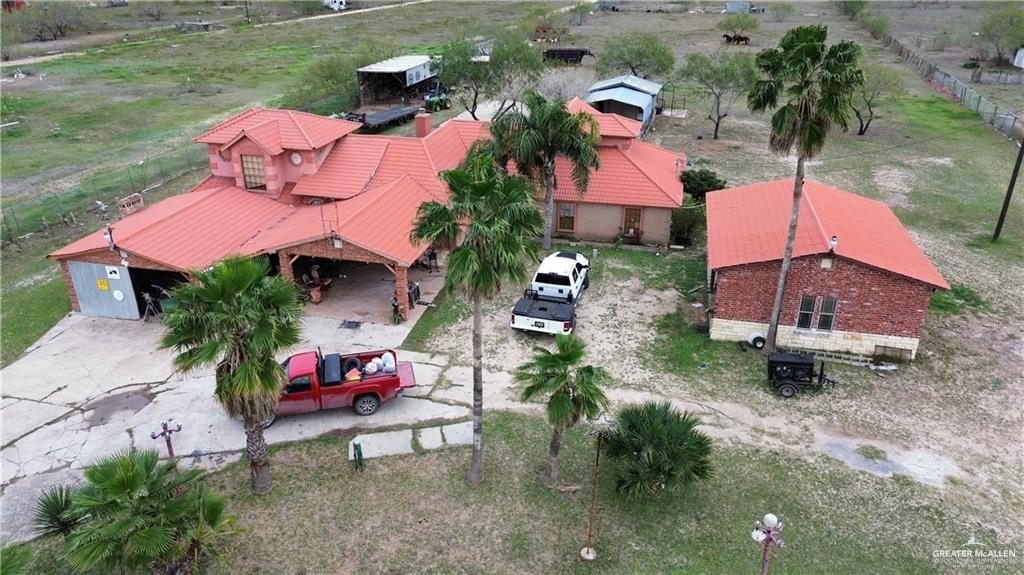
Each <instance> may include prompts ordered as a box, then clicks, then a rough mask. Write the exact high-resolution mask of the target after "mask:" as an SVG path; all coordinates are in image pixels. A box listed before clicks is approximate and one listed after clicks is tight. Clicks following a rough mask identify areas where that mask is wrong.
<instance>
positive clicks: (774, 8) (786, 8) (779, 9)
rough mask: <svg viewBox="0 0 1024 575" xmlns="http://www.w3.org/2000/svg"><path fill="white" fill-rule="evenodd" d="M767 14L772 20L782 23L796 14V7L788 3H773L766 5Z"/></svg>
mask: <svg viewBox="0 0 1024 575" xmlns="http://www.w3.org/2000/svg"><path fill="white" fill-rule="evenodd" d="M768 13H769V14H771V17H772V20H775V21H776V22H783V21H786V20H789V19H790V18H792V17H793V14H796V6H794V5H792V4H790V3H789V2H775V3H772V4H769V5H768Z"/></svg>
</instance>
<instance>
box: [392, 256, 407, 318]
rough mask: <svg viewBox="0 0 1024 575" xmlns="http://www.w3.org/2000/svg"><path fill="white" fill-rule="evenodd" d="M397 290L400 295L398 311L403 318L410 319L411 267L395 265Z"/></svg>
mask: <svg viewBox="0 0 1024 575" xmlns="http://www.w3.org/2000/svg"><path fill="white" fill-rule="evenodd" d="M395 291H396V292H397V294H396V295H397V296H398V313H400V314H402V319H403V320H406V319H409V268H403V267H398V266H395Z"/></svg>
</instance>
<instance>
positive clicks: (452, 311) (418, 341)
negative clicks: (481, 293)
mask: <svg viewBox="0 0 1024 575" xmlns="http://www.w3.org/2000/svg"><path fill="white" fill-rule="evenodd" d="M432 303H433V305H432V306H431V307H429V308H427V311H425V312H423V315H422V316H420V319H419V321H417V322H416V325H415V326H413V328H412V330H411V331H410V332H409V335H407V336H405V341H404V342H403V343H402V349H408V350H411V351H421V352H428V351H430V347H429V343H430V337H431V336H432V335H433V334H435V333H439V332H440V331H442V330H444V329H445V328H447V327H448V326H451V325H453V324H454V323H455V322H457V321H459V320H460V319H463V318H465V317H467V316H469V314H470V313H471V310H470V306H469V304H467V303H466V302H465V301H464V300H463V299H462V297H461V296H457V295H453V294H452V293H451V292H449V291H448V290H447V289H443V290H441V292H440V293H438V294H437V297H435V298H434V301H433V302H432Z"/></svg>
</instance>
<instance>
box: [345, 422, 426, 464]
mask: <svg viewBox="0 0 1024 575" xmlns="http://www.w3.org/2000/svg"><path fill="white" fill-rule="evenodd" d="M357 443H358V444H359V445H360V447H361V448H362V451H363V458H364V459H372V458H374V457H384V456H387V455H402V454H406V453H413V450H412V430H411V429H402V430H399V431H383V432H381V433H362V434H359V435H357V436H355V437H353V438H352V440H351V441H349V443H348V459H349V461H352V460H353V459H355V444H357Z"/></svg>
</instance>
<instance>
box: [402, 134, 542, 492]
mask: <svg viewBox="0 0 1024 575" xmlns="http://www.w3.org/2000/svg"><path fill="white" fill-rule="evenodd" d="M441 178H442V179H443V180H444V181H445V183H446V184H447V185H448V189H449V190H450V191H451V197H450V198H449V200H448V202H447V203H441V202H437V201H432V202H425V203H423V204H422V205H421V206H420V207H419V210H418V212H417V214H416V221H415V223H414V225H413V230H412V233H411V234H410V236H411V239H412V241H413V242H414V243H420V244H434V243H448V244H449V245H454V244H455V243H456V242H457V240H458V239H459V238H460V236H461V237H462V243H461V244H459V245H458V246H457V247H455V248H454V249H452V251H451V253H450V254H449V255H448V262H447V268H448V269H447V274H446V275H445V287H446V288H447V289H448V290H450V291H452V292H454V293H459V294H462V295H463V296H465V297H467V298H469V299H470V300H471V301H472V303H473V459H472V463H471V464H470V466H469V476H468V479H469V481H470V482H471V483H479V482H480V481H482V480H483V468H482V464H483V445H482V443H481V430H482V418H483V348H482V346H483V334H482V329H483V327H482V326H483V301H484V300H485V299H490V298H493V297H494V296H495V295H497V294H498V292H499V291H501V287H502V285H503V284H505V283H510V282H511V283H520V282H523V281H525V280H526V278H527V269H526V260H527V259H532V260H533V261H536V260H537V244H536V243H535V242H534V241H533V238H535V237H537V235H538V234H540V232H541V230H542V227H543V225H544V222H543V220H542V219H541V215H540V212H539V211H538V210H537V203H536V201H535V200H534V198H533V191H532V189H531V187H530V185H529V182H527V181H526V180H525V179H524V178H522V177H521V176H510V177H505V176H503V175H502V174H501V172H500V171H499V170H498V169H497V167H496V166H495V162H494V158H493V156H491V155H489V154H482V155H479V156H474V158H473V159H472V160H471V161H470V162H468V165H466V166H464V167H462V168H459V169H456V170H451V171H447V172H442V173H441Z"/></svg>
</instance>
